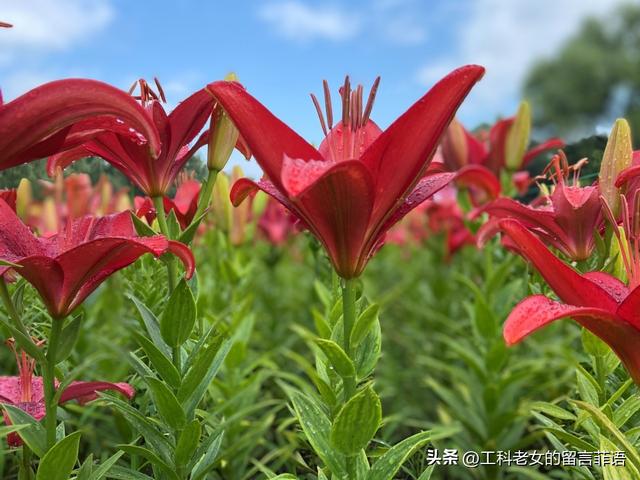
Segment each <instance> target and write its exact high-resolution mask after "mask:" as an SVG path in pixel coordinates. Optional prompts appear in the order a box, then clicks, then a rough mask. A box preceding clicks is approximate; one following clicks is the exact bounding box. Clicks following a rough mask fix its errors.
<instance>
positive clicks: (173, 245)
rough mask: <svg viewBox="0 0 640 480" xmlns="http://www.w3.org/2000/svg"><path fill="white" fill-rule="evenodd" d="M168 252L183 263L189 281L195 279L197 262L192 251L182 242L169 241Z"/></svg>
mask: <svg viewBox="0 0 640 480" xmlns="http://www.w3.org/2000/svg"><path fill="white" fill-rule="evenodd" d="M167 250H168V251H169V252H171V253H173V254H174V255H175V256H176V257H178V258H179V259H180V260H181V261H182V264H183V265H184V270H185V276H186V277H187V279H190V278H191V277H193V273H194V272H195V270H196V261H195V258H194V257H193V252H192V251H191V249H190V248H189V247H187V246H186V245H185V244H184V243H182V242H177V241H175V240H169V248H168V249H167Z"/></svg>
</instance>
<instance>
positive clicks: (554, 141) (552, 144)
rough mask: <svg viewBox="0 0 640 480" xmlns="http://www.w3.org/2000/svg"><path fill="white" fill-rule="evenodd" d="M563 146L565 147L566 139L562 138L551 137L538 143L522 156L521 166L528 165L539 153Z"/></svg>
mask: <svg viewBox="0 0 640 480" xmlns="http://www.w3.org/2000/svg"><path fill="white" fill-rule="evenodd" d="M562 147H564V141H563V140H562V139H560V138H550V139H548V140H546V141H544V142H542V143H540V144H538V145H536V146H535V147H533V148H532V149H531V150H529V151H527V153H525V154H524V157H522V166H521V168H524V167H526V166H527V165H528V164H529V162H531V161H532V160H533V159H534V158H536V157H537V156H538V155H540V154H542V153H544V152H547V151H549V150H555V149H558V148H562Z"/></svg>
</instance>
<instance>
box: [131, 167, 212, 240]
mask: <svg viewBox="0 0 640 480" xmlns="http://www.w3.org/2000/svg"><path fill="white" fill-rule="evenodd" d="M200 187H201V185H200V182H198V181H197V180H191V179H190V180H185V181H184V182H182V183H181V184H180V186H179V187H178V188H177V189H176V195H175V197H174V198H173V199H171V198H169V197H163V199H162V200H163V203H164V211H165V214H169V213H170V212H171V211H173V212H175V214H176V218H177V219H178V223H179V224H180V228H182V229H185V228H187V227H188V226H189V225H191V222H192V221H193V217H194V216H195V214H196V211H197V210H198V196H199V195H200ZM134 205H135V208H136V215H137V216H138V217H144V218H145V219H146V220H147V223H149V224H151V223H153V221H154V220H155V219H156V209H155V207H154V206H153V202H152V200H151V199H150V198H149V197H136V198H134Z"/></svg>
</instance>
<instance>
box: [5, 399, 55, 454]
mask: <svg viewBox="0 0 640 480" xmlns="http://www.w3.org/2000/svg"><path fill="white" fill-rule="evenodd" d="M2 408H4V410H5V412H7V415H8V416H9V420H11V423H12V424H14V425H26V427H24V428H22V429H21V430H20V431H19V432H18V435H20V438H21V439H22V441H23V442H24V443H25V444H26V445H27V446H28V447H29V448H30V449H31V450H33V452H34V453H35V454H36V455H37V456H38V457H40V458H42V457H43V456H44V454H45V452H46V451H47V432H45V430H44V427H43V426H42V424H41V423H40V422H38V421H37V420H36V419H35V418H33V417H32V416H31V415H29V414H28V413H27V412H25V411H24V410H22V409H20V408H18V407H15V406H13V405H9V404H3V405H2Z"/></svg>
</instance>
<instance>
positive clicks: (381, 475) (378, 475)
mask: <svg viewBox="0 0 640 480" xmlns="http://www.w3.org/2000/svg"><path fill="white" fill-rule="evenodd" d="M456 431H457V429H441V430H438V431H435V430H434V431H428V432H420V433H416V434H415V435H412V436H411V437H409V438H405V439H404V440H402V441H401V442H399V443H397V444H395V445H394V446H393V447H391V448H390V449H389V450H387V451H386V452H385V453H384V454H383V455H382V456H381V457H380V458H378V460H376V463H374V464H373V466H372V467H371V470H370V471H369V475H368V476H367V480H393V478H394V476H395V474H396V473H397V472H398V470H400V467H402V465H403V464H404V462H406V461H407V460H408V459H409V458H410V457H411V456H412V455H413V454H414V453H415V452H417V451H418V450H419V449H420V448H422V447H423V446H424V445H426V444H427V443H429V442H430V441H431V440H436V439H438V438H445V437H448V436H450V435H452V434H453V433H455V432H456Z"/></svg>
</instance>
